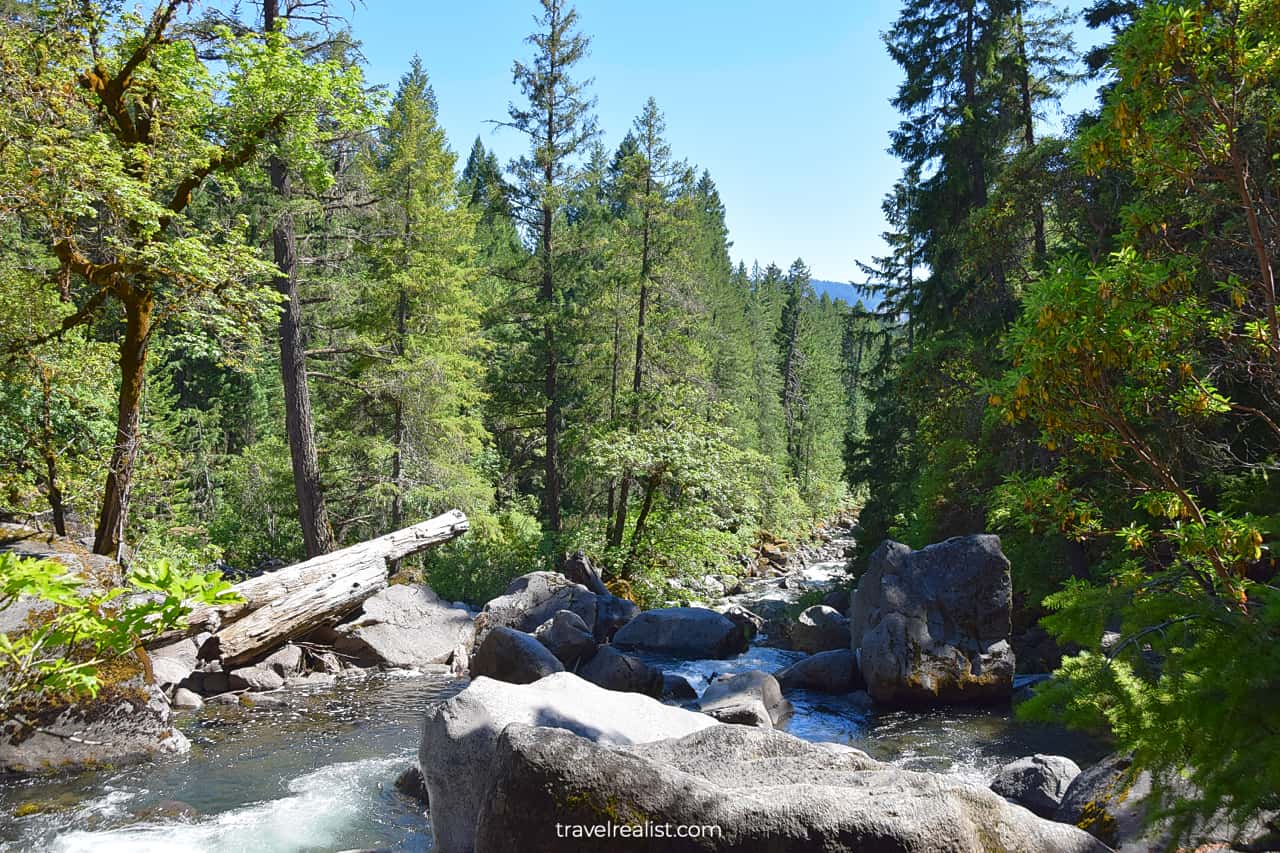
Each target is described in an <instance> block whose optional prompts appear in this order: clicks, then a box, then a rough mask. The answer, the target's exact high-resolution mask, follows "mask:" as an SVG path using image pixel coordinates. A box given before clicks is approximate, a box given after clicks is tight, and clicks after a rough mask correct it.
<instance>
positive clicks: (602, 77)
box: [351, 0, 1088, 281]
mask: <svg viewBox="0 0 1280 853" xmlns="http://www.w3.org/2000/svg"><path fill="white" fill-rule="evenodd" d="M899 5H900V4H899V2H898V0H792V2H777V0H647V2H644V3H633V2H626V0H578V2H577V3H576V6H577V9H578V13H579V16H580V19H581V24H582V29H583V31H584V32H586V33H587V34H588V35H589V36H590V37H591V40H592V43H591V55H590V56H589V57H588V58H587V59H586V60H585V61H584V62H583V63H582V65H581V71H580V72H579V73H580V76H585V77H593V78H594V79H595V84H594V87H593V91H594V93H595V95H596V96H597V98H598V116H599V121H600V127H601V130H602V131H603V132H604V137H603V141H604V142H605V144H606V145H608V146H610V147H611V148H612V147H613V146H615V145H617V143H618V141H619V140H620V139H621V138H622V136H623V135H624V134H625V133H626V131H627V129H628V128H629V127H630V125H631V121H632V119H633V118H634V117H635V115H636V114H637V113H638V112H639V111H640V109H641V107H642V106H643V104H644V101H645V99H646V98H648V97H649V96H650V95H652V96H653V97H655V98H656V99H657V101H658V105H659V106H660V107H661V109H662V110H663V112H664V113H665V114H666V119H667V130H668V137H669V138H670V141H671V144H672V149H673V151H674V153H675V154H676V156H678V157H681V158H685V159H688V160H689V161H690V162H692V163H695V164H697V165H698V166H700V167H704V168H706V169H709V170H710V172H711V175H712V177H713V178H714V179H715V181H716V184H717V185H718V186H719V188H720V194H721V196H722V197H723V199H724V203H725V207H726V208H727V211H728V221H729V230H730V239H731V240H732V241H733V243H734V246H733V249H732V253H733V256H734V259H735V260H737V259H742V260H746V261H747V262H748V264H749V263H750V262H751V261H752V260H756V259H758V260H759V261H760V262H761V263H766V262H768V261H775V262H777V263H778V264H779V265H781V266H782V267H783V268H785V267H786V266H787V265H788V264H789V263H790V262H791V261H792V260H794V259H795V258H797V257H801V258H804V260H805V261H806V262H807V263H808V264H809V266H810V268H811V269H812V270H813V273H814V277H815V278H824V279H831V280H834V281H849V280H851V279H855V278H858V279H859V280H860V276H859V275H858V273H857V268H856V266H855V264H854V259H855V258H858V259H861V260H867V259H869V258H870V256H871V255H874V254H879V253H881V252H882V251H883V244H882V242H881V241H880V239H879V234H880V232H881V231H883V230H884V222H883V218H882V215H881V212H880V201H881V199H882V198H883V196H884V194H885V192H886V191H888V189H889V188H890V186H891V185H892V184H893V181H894V180H895V178H896V177H897V176H898V174H899V171H900V170H899V166H898V164H897V162H896V161H895V160H894V159H893V158H892V157H890V156H889V154H887V153H886V152H885V148H886V146H887V145H888V141H889V140H888V132H889V130H890V129H891V128H892V127H893V126H894V125H895V124H896V123H897V120H898V116H897V115H896V113H895V112H894V110H893V108H892V107H890V106H889V98H890V97H892V95H893V93H894V91H895V89H896V87H897V85H898V83H899V81H900V79H901V73H900V71H899V69H898V67H897V66H896V65H894V64H893V63H892V61H890V59H889V57H888V55H887V54H886V53H885V50H884V47H883V45H882V44H881V41H880V33H881V32H883V31H884V30H886V29H888V27H889V26H890V25H891V24H892V22H893V20H894V18H895V17H896V16H897V13H898V8H899ZM1079 5H1080V0H1075V2H1073V7H1076V8H1078V6H1079ZM538 9H539V6H538V4H537V3H536V2H534V0H470V2H465V3H464V2H421V0H419V2H410V0H367V2H366V4H365V5H364V6H356V8H355V10H354V12H353V13H352V15H351V23H352V28H353V30H354V32H355V35H356V37H357V38H358V39H360V40H361V41H362V42H363V44H364V53H365V55H366V57H367V58H368V68H367V73H368V76H369V78H370V80H371V82H374V83H382V84H387V85H390V86H394V84H395V82H396V81H397V80H398V79H399V77H400V75H401V74H402V73H404V71H405V69H406V68H407V67H408V64H409V60H410V57H412V56H413V55H414V54H415V53H417V54H418V55H420V56H421V57H422V60H423V63H424V64H425V66H426V69H427V72H428V74H429V75H430V77H431V81H432V85H433V86H434V88H435V92H436V96H437V99H438V100H439V103H440V115H441V121H442V123H443V125H444V127H445V129H446V131H447V132H448V134H449V140H450V143H451V145H452V146H453V148H454V150H455V151H458V152H459V153H460V156H465V154H466V152H467V150H468V149H469V148H470V147H471V142H472V140H473V139H474V138H475V137H476V135H477V134H479V135H480V136H481V137H482V138H483V140H484V144H485V145H486V146H488V147H491V148H493V149H495V150H496V151H497V153H498V155H499V156H500V157H501V158H502V160H503V162H504V163H505V162H506V161H507V160H508V159H509V158H511V157H512V156H515V155H516V154H518V153H520V149H521V145H522V142H521V140H520V139H519V138H517V137H516V136H515V135H514V134H511V133H510V132H507V131H498V132H496V133H495V132H494V131H493V129H492V126H491V125H489V124H487V122H488V121H489V120H492V119H504V118H505V117H506V109H507V104H508V103H509V102H510V101H511V100H512V99H513V98H515V97H517V94H516V90H515V88H514V86H513V85H512V82H511V63H512V61H513V60H514V59H515V58H517V57H519V58H527V57H528V56H529V53H530V49H529V46H528V45H526V44H525V43H524V38H525V36H527V35H528V34H529V32H531V31H532V29H533V16H534V13H535V12H536V11H538ZM1082 35H1083V34H1081V35H1077V39H1078V40H1079V39H1080V38H1081V36H1082ZM1084 37H1085V38H1087V36H1084ZM1087 100H1088V94H1087V92H1085V91H1081V92H1079V93H1077V94H1075V95H1074V96H1073V97H1071V98H1070V99H1069V100H1068V103H1067V109H1068V110H1071V111H1074V110H1078V109H1080V108H1081V107H1082V106H1083V105H1084V104H1085V103H1086V102H1087Z"/></svg>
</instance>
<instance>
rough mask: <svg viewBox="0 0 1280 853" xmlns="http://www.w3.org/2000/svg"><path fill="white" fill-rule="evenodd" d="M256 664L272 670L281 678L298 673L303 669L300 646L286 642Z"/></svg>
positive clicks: (290, 676)
mask: <svg viewBox="0 0 1280 853" xmlns="http://www.w3.org/2000/svg"><path fill="white" fill-rule="evenodd" d="M258 666H263V667H266V668H267V669H270V670H274V671H275V672H276V673H277V674H278V675H279V676H280V677H281V678H292V677H293V676H295V675H300V674H301V673H302V669H303V660H302V648H301V647H300V646H295V645H294V644H293V643H287V644H285V645H284V646H282V647H281V648H280V649H279V650H277V651H275V652H272V653H271V654H270V655H268V656H267V657H266V658H264V659H263V660H262V662H261V663H259V664H258Z"/></svg>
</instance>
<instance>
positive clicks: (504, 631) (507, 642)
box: [471, 625, 564, 684]
mask: <svg viewBox="0 0 1280 853" xmlns="http://www.w3.org/2000/svg"><path fill="white" fill-rule="evenodd" d="M563 671H564V665H563V664H561V663H560V661H558V660H556V656H555V655H553V654H551V652H550V651H549V650H548V649H547V647H546V646H544V645H542V643H539V642H538V641H537V640H536V639H534V638H533V637H531V636H530V635H528V634H525V633H522V632H520V631H516V630H514V629H512V628H508V627H506V626H505V625H499V626H498V627H497V628H494V629H493V630H492V631H490V632H489V633H488V634H487V635H486V636H485V638H484V642H482V643H481V644H480V648H478V649H476V653H475V654H474V655H472V656H471V677H472V678H479V677H480V676H482V675H483V676H488V677H489V678H495V679H497V680H498V681H508V682H510V683H512V684H530V683H532V682H534V681H537V680H538V679H539V678H542V677H544V676H547V675H551V674H552V673H554V672H563Z"/></svg>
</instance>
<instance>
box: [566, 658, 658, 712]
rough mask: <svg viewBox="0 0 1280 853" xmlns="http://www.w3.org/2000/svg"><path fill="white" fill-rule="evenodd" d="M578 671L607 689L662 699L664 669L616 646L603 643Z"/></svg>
mask: <svg viewBox="0 0 1280 853" xmlns="http://www.w3.org/2000/svg"><path fill="white" fill-rule="evenodd" d="M576 672H577V673H578V675H580V676H582V677H583V678H585V679H586V680H587V681H590V682H591V683H592V684H595V685H597V686H599V687H603V688H604V689H605V690H620V691H623V692H624V693H643V694H644V695H646V696H652V697H654V698H655V699H660V698H662V692H663V686H664V681H663V677H662V670H660V669H655V668H654V667H651V666H649V664H647V663H645V662H644V661H642V660H640V659H639V658H634V657H631V656H630V655H624V654H623V653H622V652H620V651H618V650H617V649H615V648H614V647H613V646H601V647H600V649H599V650H598V651H597V652H596V653H595V656H594V657H592V658H591V660H589V661H587V662H586V663H584V664H583V665H581V666H580V667H578V669H577V670H576Z"/></svg>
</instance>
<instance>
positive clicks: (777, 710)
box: [701, 669, 792, 728]
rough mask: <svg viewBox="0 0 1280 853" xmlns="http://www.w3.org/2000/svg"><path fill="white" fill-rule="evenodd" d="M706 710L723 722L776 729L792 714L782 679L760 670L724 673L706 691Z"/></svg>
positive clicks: (703, 704)
mask: <svg viewBox="0 0 1280 853" xmlns="http://www.w3.org/2000/svg"><path fill="white" fill-rule="evenodd" d="M701 704H702V713H704V714H707V715H708V716H711V717H715V718H716V719H717V720H719V721H720V722H722V723H736V724H738V725H747V726H759V727H761V728H776V727H779V726H782V725H783V724H785V723H786V721H787V720H788V719H790V717H791V713H792V708H791V703H790V702H788V701H787V700H786V699H784V698H783V696H782V688H780V687H779V686H778V681H777V679H775V678H774V677H773V676H772V675H769V674H768V673H767V672H761V671H760V670H758V669H755V670H750V671H748V672H740V673H738V674H737V675H731V676H722V677H721V678H717V679H716V680H715V681H713V682H711V684H709V685H708V686H707V689H706V690H704V691H703V692H702V702H701Z"/></svg>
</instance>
